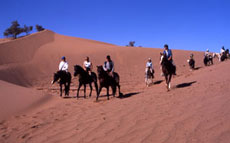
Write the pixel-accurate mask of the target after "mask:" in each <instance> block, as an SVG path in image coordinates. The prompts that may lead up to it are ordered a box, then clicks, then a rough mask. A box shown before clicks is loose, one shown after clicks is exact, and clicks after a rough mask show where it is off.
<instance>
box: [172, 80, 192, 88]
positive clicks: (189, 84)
mask: <svg viewBox="0 0 230 143" xmlns="http://www.w3.org/2000/svg"><path fill="white" fill-rule="evenodd" d="M194 83H196V81H192V82H187V83H181V84H178V85H177V86H176V88H185V87H189V86H191V85H192V84H194Z"/></svg>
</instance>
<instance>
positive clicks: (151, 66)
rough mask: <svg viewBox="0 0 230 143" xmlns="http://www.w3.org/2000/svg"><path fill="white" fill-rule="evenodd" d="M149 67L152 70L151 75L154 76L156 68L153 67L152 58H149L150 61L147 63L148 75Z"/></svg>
mask: <svg viewBox="0 0 230 143" xmlns="http://www.w3.org/2000/svg"><path fill="white" fill-rule="evenodd" d="M148 69H149V70H150V72H151V75H152V77H153V73H154V69H153V64H152V60H151V58H148V61H147V63H146V68H145V75H146V76H147V72H148Z"/></svg>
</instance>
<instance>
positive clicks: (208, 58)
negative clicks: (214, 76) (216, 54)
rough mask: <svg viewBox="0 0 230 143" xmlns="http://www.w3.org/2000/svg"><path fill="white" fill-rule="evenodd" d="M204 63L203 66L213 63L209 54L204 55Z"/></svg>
mask: <svg viewBox="0 0 230 143" xmlns="http://www.w3.org/2000/svg"><path fill="white" fill-rule="evenodd" d="M204 65H205V66H210V65H213V57H212V56H211V55H205V56H204Z"/></svg>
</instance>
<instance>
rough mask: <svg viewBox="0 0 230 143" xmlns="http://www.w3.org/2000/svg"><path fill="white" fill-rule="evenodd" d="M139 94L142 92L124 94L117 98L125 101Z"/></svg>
mask: <svg viewBox="0 0 230 143" xmlns="http://www.w3.org/2000/svg"><path fill="white" fill-rule="evenodd" d="M137 94H140V92H131V93H126V94H122V95H121V96H119V97H117V98H120V99H124V98H129V97H132V96H133V95H137Z"/></svg>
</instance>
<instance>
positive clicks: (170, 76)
mask: <svg viewBox="0 0 230 143" xmlns="http://www.w3.org/2000/svg"><path fill="white" fill-rule="evenodd" d="M171 79H172V75H171V74H170V75H169V79H168V89H170V88H171Z"/></svg>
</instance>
